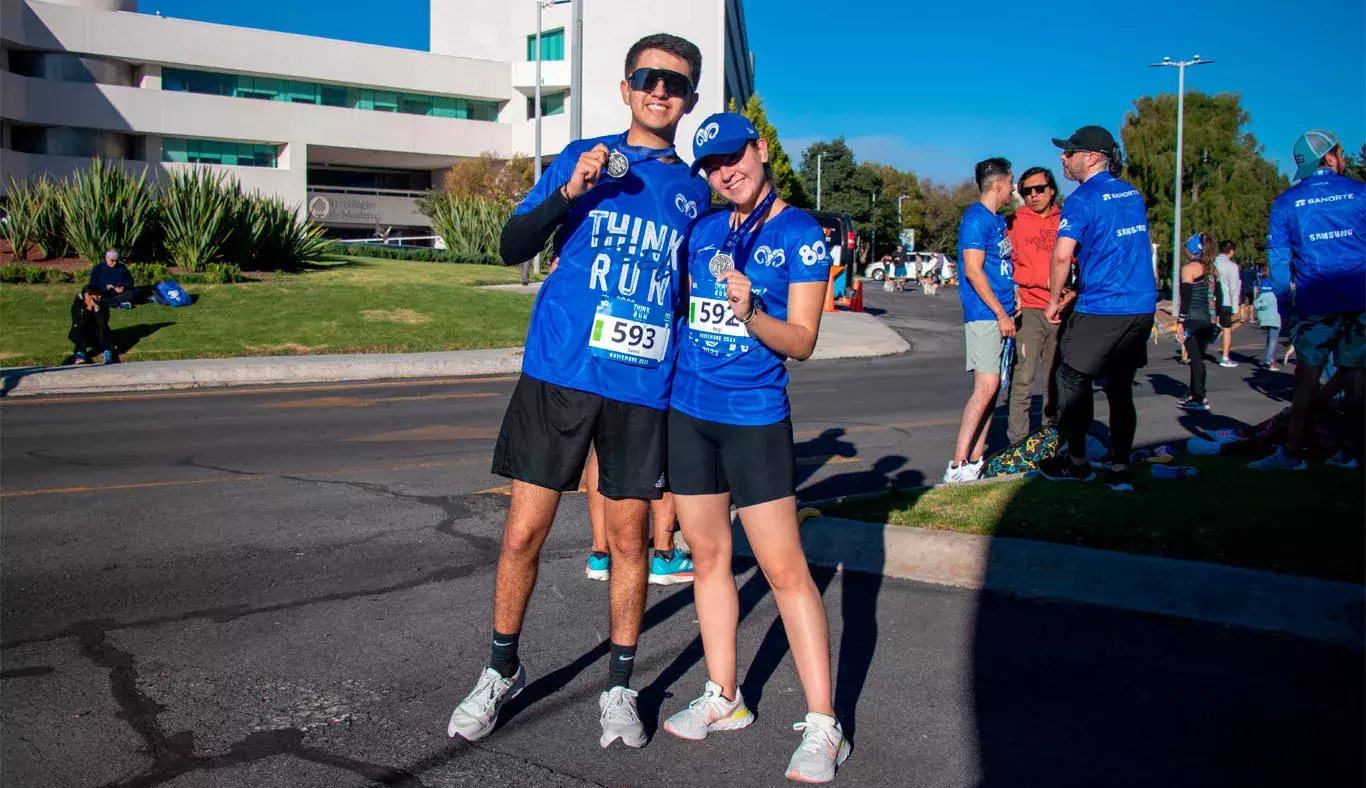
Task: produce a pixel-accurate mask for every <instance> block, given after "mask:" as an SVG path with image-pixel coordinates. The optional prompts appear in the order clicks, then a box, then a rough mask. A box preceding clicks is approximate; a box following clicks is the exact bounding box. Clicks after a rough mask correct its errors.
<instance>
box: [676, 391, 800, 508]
mask: <svg viewBox="0 0 1366 788" xmlns="http://www.w3.org/2000/svg"><path fill="white" fill-rule="evenodd" d="M668 443H669V489H670V490H672V491H673V493H674V494H675V495H716V494H718V493H724V492H728V493H730V497H731V500H732V501H734V502H735V505H736V506H737V507H739V508H741V509H743V508H744V507H746V506H754V505H755V504H760V503H767V502H769V501H777V500H779V499H782V498H787V497H789V496H791V495H795V494H796V489H797V467H796V453H795V451H794V450H793V448H792V420H791V419H783V420H782V421H780V422H777V423H776V424H765V425H762V426H757V427H741V426H736V425H733V424H720V423H718V422H714V421H703V420H702V419H695V418H693V417H692V416H689V415H688V414H686V413H680V412H679V411H676V410H670V411H669V441H668Z"/></svg>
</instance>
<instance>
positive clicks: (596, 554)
mask: <svg viewBox="0 0 1366 788" xmlns="http://www.w3.org/2000/svg"><path fill="white" fill-rule="evenodd" d="M590 555H592V556H593V557H594V558H607V557H608V553H607V552H605V551H603V550H594V551H593V552H592V553H590Z"/></svg>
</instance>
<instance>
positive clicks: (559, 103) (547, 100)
mask: <svg viewBox="0 0 1366 788" xmlns="http://www.w3.org/2000/svg"><path fill="white" fill-rule="evenodd" d="M541 114H542V115H563V114H564V94H563V93H551V94H550V95H549V96H541Z"/></svg>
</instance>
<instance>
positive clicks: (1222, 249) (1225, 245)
mask: <svg viewBox="0 0 1366 788" xmlns="http://www.w3.org/2000/svg"><path fill="white" fill-rule="evenodd" d="M1237 246H1238V244H1235V243H1234V242H1232V241H1220V242H1219V254H1228V253H1229V252H1231V251H1233V250H1234V249H1236V248H1237Z"/></svg>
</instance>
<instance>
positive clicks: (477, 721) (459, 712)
mask: <svg viewBox="0 0 1366 788" xmlns="http://www.w3.org/2000/svg"><path fill="white" fill-rule="evenodd" d="M524 688H526V666H525V665H518V666H517V672H516V673H514V674H512V678H503V674H501V673H499V672H498V671H496V670H494V669H493V668H484V672H483V673H480V674H479V680H478V681H476V682H475V683H474V689H473V690H471V691H470V694H468V695H466V696H465V699H464V700H462V701H460V705H459V706H456V707H455V711H453V712H451V721H450V723H449V724H448V725H446V735H447V736H449V737H451V738H452V739H454V738H455V737H456V736H459V737H460V738H462V739H464V740H465V741H478V740H479V739H482V738H484V737H485V736H487V735H489V734H490V733H492V732H493V729H494V727H495V726H496V725H497V724H498V712H500V711H502V710H503V706H504V704H506V703H507V702H508V701H510V700H512V699H513V698H515V697H517V696H518V695H519V694H520V693H521V691H522V690H523V689H524Z"/></svg>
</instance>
